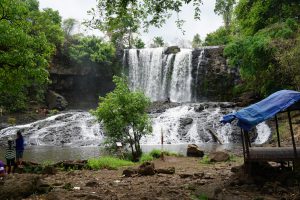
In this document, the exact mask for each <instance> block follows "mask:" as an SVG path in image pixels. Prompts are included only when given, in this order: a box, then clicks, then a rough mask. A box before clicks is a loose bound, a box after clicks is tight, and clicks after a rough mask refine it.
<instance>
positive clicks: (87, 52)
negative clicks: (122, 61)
mask: <svg viewBox="0 0 300 200" xmlns="http://www.w3.org/2000/svg"><path fill="white" fill-rule="evenodd" d="M68 51H69V56H70V58H71V60H73V61H75V62H77V63H79V64H82V63H86V62H95V63H104V62H105V63H108V64H111V63H112V61H113V59H114V57H115V48H114V46H113V45H112V44H111V43H110V42H105V41H104V40H103V39H101V38H97V37H96V36H83V37H78V38H77V41H76V42H75V43H72V44H71V45H70V47H69V49H68Z"/></svg>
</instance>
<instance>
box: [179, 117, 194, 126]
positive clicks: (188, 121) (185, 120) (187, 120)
mask: <svg viewBox="0 0 300 200" xmlns="http://www.w3.org/2000/svg"><path fill="white" fill-rule="evenodd" d="M179 123H180V126H182V127H185V126H187V125H189V124H191V123H193V119H192V118H180V119H179Z"/></svg>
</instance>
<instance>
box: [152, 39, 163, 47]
mask: <svg viewBox="0 0 300 200" xmlns="http://www.w3.org/2000/svg"><path fill="white" fill-rule="evenodd" d="M164 46H165V42H164V39H163V38H162V37H154V38H153V41H152V44H150V47H151V48H157V47H164Z"/></svg>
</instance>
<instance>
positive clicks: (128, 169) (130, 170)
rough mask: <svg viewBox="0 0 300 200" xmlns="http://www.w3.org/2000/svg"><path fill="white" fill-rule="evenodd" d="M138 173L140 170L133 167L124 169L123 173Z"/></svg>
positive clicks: (129, 174)
mask: <svg viewBox="0 0 300 200" xmlns="http://www.w3.org/2000/svg"><path fill="white" fill-rule="evenodd" d="M137 173H138V170H137V169H134V168H132V167H128V168H127V169H125V170H124V171H123V175H124V176H125V177H132V176H133V175H135V174H137Z"/></svg>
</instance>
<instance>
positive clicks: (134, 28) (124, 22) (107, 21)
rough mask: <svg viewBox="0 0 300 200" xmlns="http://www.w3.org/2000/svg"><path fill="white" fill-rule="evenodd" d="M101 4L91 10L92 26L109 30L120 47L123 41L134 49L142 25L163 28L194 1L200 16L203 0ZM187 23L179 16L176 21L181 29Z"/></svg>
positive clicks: (134, 0) (196, 14) (130, 0)
mask: <svg viewBox="0 0 300 200" xmlns="http://www.w3.org/2000/svg"><path fill="white" fill-rule="evenodd" d="M97 3H98V4H97V8H96V9H92V10H91V11H89V13H90V14H91V15H93V20H92V21H90V22H88V25H90V26H93V27H95V28H100V30H102V31H104V32H106V33H107V35H109V36H110V38H111V41H112V42H113V43H114V44H116V45H117V46H118V45H119V46H120V43H121V44H124V46H125V47H129V48H131V47H132V45H131V43H130V41H131V38H132V34H133V33H138V32H139V31H140V29H141V28H144V29H145V30H147V29H148V27H149V26H151V25H154V26H156V27H161V26H162V24H164V23H165V22H166V20H167V19H169V18H170V17H171V15H172V13H173V12H174V11H175V12H177V13H179V12H180V11H181V7H182V6H184V5H185V4H192V5H193V6H194V11H195V12H194V18H195V19H200V6H201V4H202V0H164V1H157V0H146V1H141V0H114V1H111V0H98V1H97ZM183 22H184V21H183V20H181V19H179V18H178V19H177V20H176V24H177V26H178V27H180V28H181V27H182V24H183ZM121 46H122V45H121Z"/></svg>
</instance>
